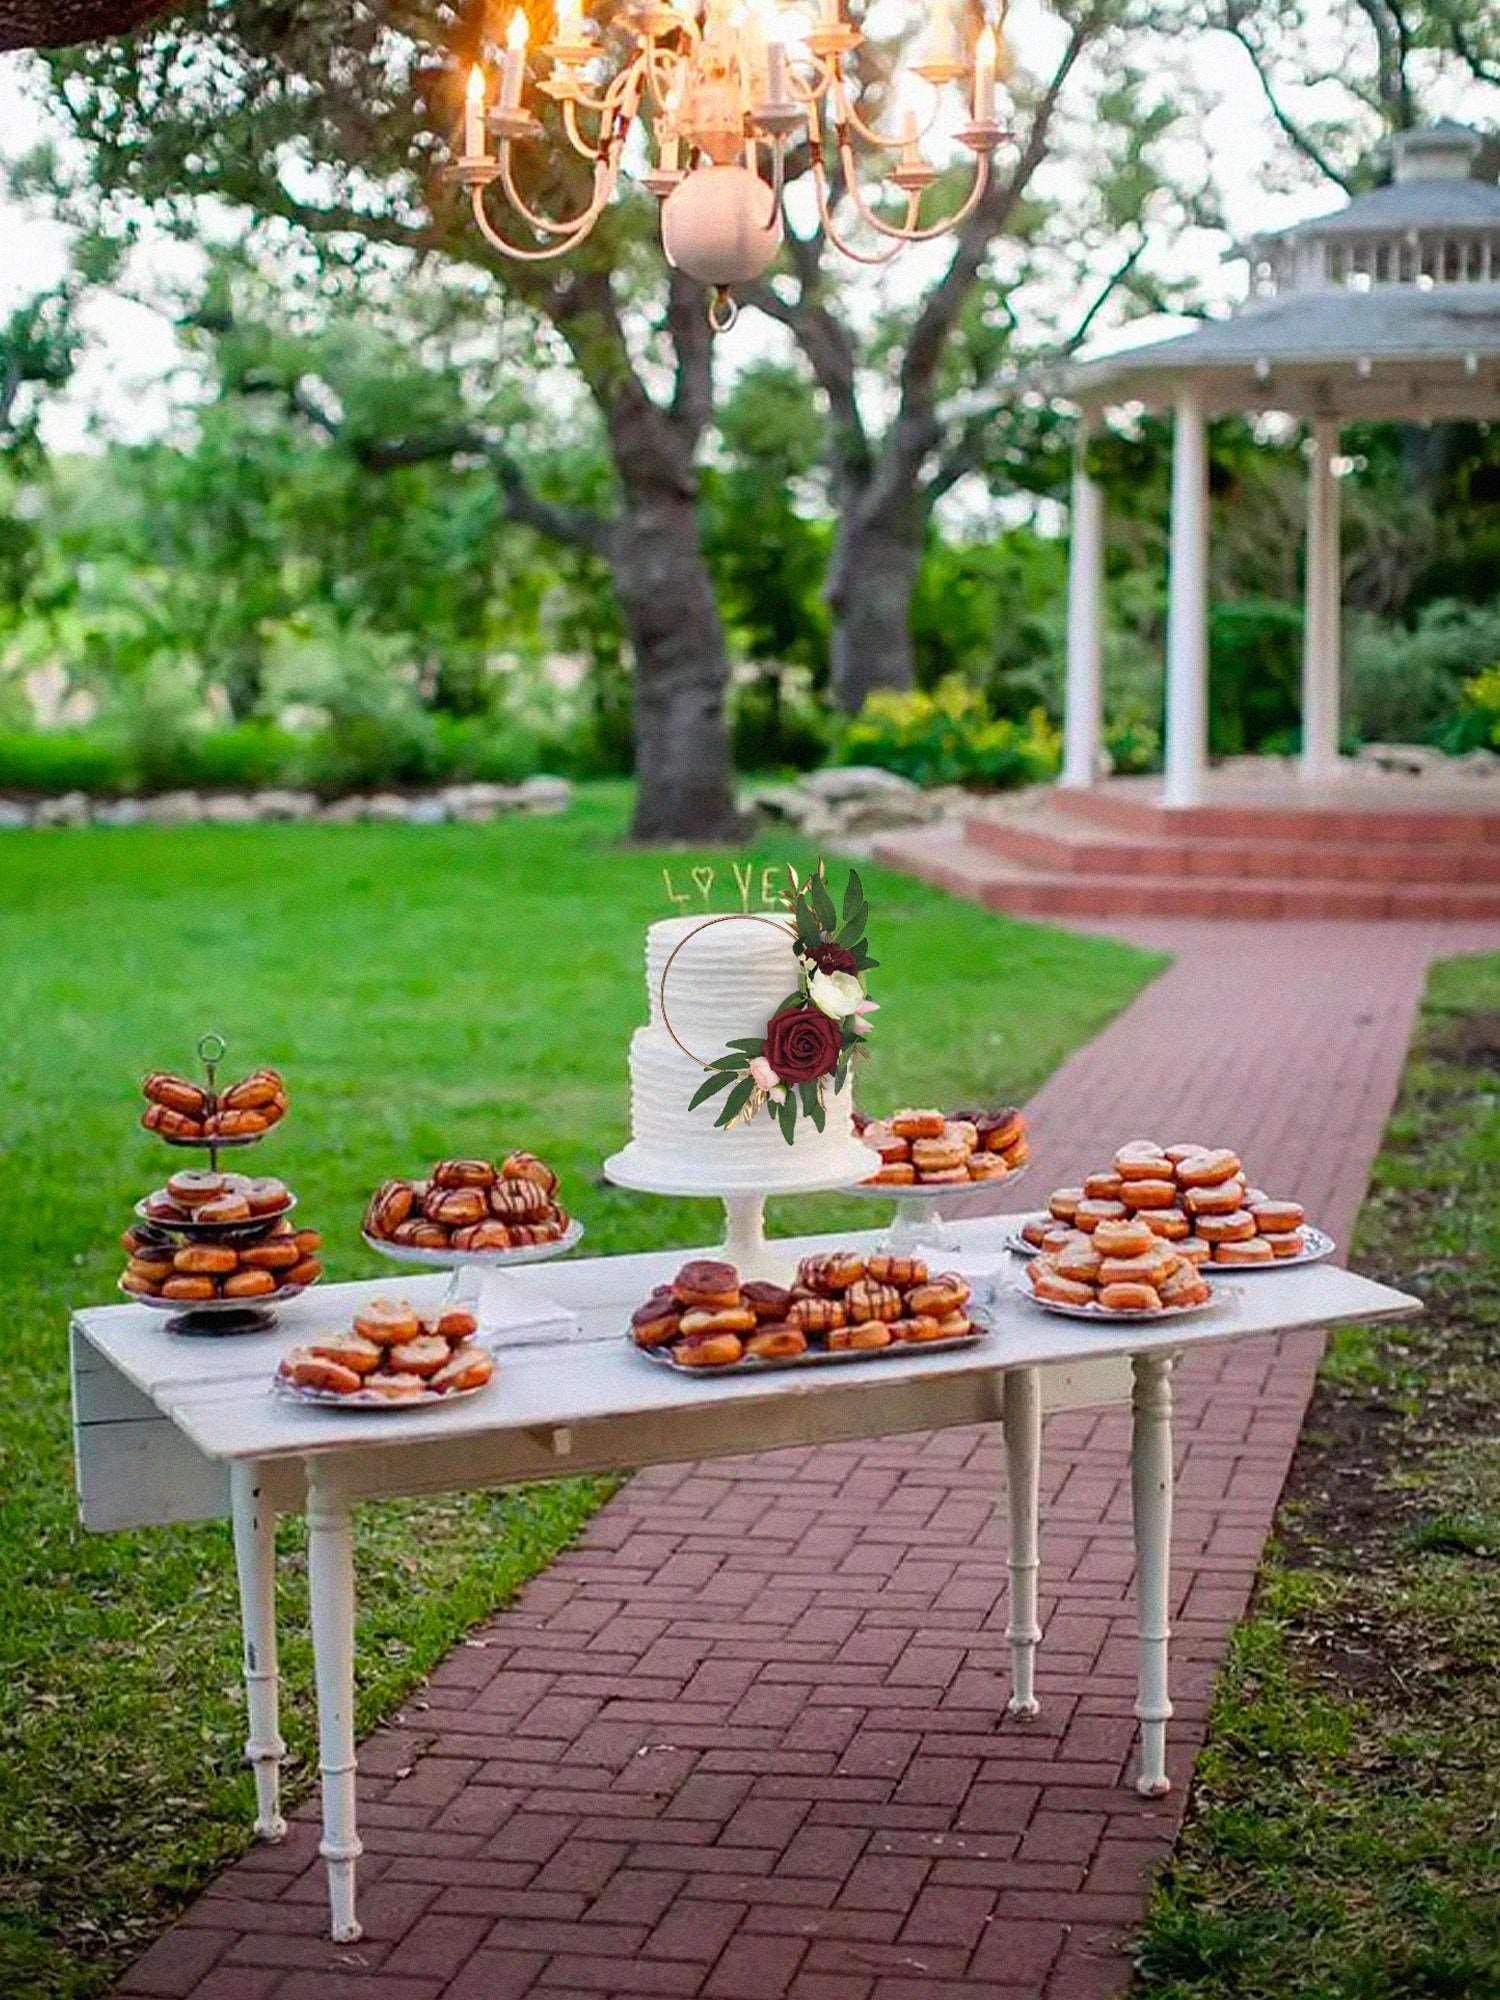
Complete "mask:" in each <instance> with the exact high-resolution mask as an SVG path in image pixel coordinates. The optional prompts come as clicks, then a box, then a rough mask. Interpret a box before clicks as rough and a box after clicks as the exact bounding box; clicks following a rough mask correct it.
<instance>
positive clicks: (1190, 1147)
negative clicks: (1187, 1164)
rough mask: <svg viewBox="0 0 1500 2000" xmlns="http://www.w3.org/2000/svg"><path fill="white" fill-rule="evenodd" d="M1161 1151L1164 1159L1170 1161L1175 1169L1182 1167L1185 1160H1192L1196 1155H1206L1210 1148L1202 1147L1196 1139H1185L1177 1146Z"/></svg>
mask: <svg viewBox="0 0 1500 2000" xmlns="http://www.w3.org/2000/svg"><path fill="white" fill-rule="evenodd" d="M1161 1150H1162V1154H1163V1157H1164V1158H1166V1159H1168V1160H1170V1161H1171V1162H1172V1165H1173V1166H1174V1167H1180V1166H1181V1165H1182V1163H1183V1161H1184V1160H1190V1159H1192V1157H1193V1155H1194V1154H1195V1153H1206V1152H1207V1151H1208V1148H1207V1146H1200V1145H1199V1144H1198V1143H1197V1141H1196V1140H1194V1139H1183V1140H1179V1141H1178V1143H1177V1144H1176V1145H1175V1146H1163V1147H1162V1149H1161Z"/></svg>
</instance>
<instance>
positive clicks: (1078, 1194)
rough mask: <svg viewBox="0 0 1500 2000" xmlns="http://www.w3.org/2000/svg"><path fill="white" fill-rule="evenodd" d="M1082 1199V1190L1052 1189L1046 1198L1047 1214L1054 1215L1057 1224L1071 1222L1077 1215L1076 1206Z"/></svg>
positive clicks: (1068, 1188) (1069, 1188)
mask: <svg viewBox="0 0 1500 2000" xmlns="http://www.w3.org/2000/svg"><path fill="white" fill-rule="evenodd" d="M1083 1199H1084V1193H1083V1189H1082V1188H1076V1187H1061V1188H1054V1189H1053V1190H1052V1192H1051V1194H1050V1195H1049V1196H1048V1197H1047V1209H1048V1212H1049V1214H1052V1215H1055V1216H1056V1217H1057V1219H1058V1221H1059V1222H1071V1221H1072V1220H1073V1219H1074V1217H1075V1216H1076V1215H1077V1213H1078V1204H1079V1203H1080V1202H1081V1201H1082V1200H1083Z"/></svg>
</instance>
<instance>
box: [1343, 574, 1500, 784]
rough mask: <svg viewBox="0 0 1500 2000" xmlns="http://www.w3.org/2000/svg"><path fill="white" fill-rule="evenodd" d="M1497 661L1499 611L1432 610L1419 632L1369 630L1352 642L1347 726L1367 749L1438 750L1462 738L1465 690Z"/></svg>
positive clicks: (1445, 604) (1448, 604)
mask: <svg viewBox="0 0 1500 2000" xmlns="http://www.w3.org/2000/svg"><path fill="white" fill-rule="evenodd" d="M1495 659H1500V607H1495V606H1490V605H1480V604H1458V603H1455V602H1453V601H1452V600H1451V599H1444V600H1440V601H1438V602H1436V603H1433V604H1429V605H1427V606H1426V607H1425V608H1424V609H1423V611H1422V613H1421V615H1420V616H1419V618H1418V619H1417V623H1416V627H1415V629H1414V630H1410V631H1409V630H1407V629H1406V628H1405V627H1402V626H1390V625H1377V624H1374V623H1371V622H1366V623H1364V624H1362V625H1360V626H1357V627H1356V628H1355V629H1354V631H1353V632H1352V633H1351V635H1350V641H1349V648H1348V658H1347V664H1346V667H1345V676H1344V681H1345V685H1344V709H1345V720H1346V722H1347V724H1348V726H1349V728H1350V730H1351V731H1352V732H1353V733H1354V734H1355V735H1356V736H1357V737H1359V739H1360V740H1361V741H1363V742H1366V743H1433V742H1442V743H1444V744H1446V745H1447V746H1448V747H1450V748H1451V747H1455V746H1454V744H1453V743H1452V742H1451V741H1450V738H1452V737H1453V736H1454V734H1455V731H1456V732H1457V733H1458V734H1460V735H1461V734H1462V725H1463V723H1464V712H1463V708H1462V703H1463V689H1464V683H1465V682H1466V681H1469V680H1471V679H1472V678H1473V677H1474V676H1475V675H1477V674H1480V673H1481V671H1482V669H1484V668H1485V667H1486V666H1487V664H1488V663H1489V662H1490V661H1492V660H1495Z"/></svg>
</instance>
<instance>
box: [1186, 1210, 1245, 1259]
mask: <svg viewBox="0 0 1500 2000" xmlns="http://www.w3.org/2000/svg"><path fill="white" fill-rule="evenodd" d="M1197 1223H1198V1234H1199V1235H1200V1236H1201V1237H1202V1238H1203V1240H1204V1242H1205V1243H1211V1244H1212V1245H1213V1246H1214V1248H1215V1249H1216V1250H1217V1249H1218V1247H1219V1245H1220V1244H1221V1243H1244V1242H1247V1241H1248V1240H1249V1239H1250V1237H1252V1236H1253V1235H1254V1234H1255V1217H1254V1216H1253V1215H1249V1214H1247V1213H1246V1211H1245V1210H1244V1209H1243V1208H1237V1209H1236V1210H1235V1211H1234V1213H1233V1214H1232V1215H1200V1216H1199V1217H1198V1218H1197Z"/></svg>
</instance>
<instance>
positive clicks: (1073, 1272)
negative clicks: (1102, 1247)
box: [1052, 1236, 1103, 1285]
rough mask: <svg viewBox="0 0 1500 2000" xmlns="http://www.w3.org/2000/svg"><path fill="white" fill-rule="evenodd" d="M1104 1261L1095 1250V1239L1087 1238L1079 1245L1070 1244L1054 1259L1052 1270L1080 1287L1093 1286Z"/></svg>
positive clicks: (1054, 1255)
mask: <svg viewBox="0 0 1500 2000" xmlns="http://www.w3.org/2000/svg"><path fill="white" fill-rule="evenodd" d="M1102 1261H1103V1260H1102V1259H1101V1257H1100V1255H1099V1252H1098V1251H1097V1250H1096V1249H1095V1247H1094V1243H1093V1239H1092V1238H1091V1237H1088V1236H1085V1237H1083V1238H1082V1239H1081V1240H1080V1241H1079V1242H1077V1243H1068V1244H1065V1245H1064V1246H1063V1248H1062V1249H1061V1250H1058V1251H1055V1252H1054V1253H1053V1257H1052V1268H1053V1270H1054V1271H1056V1272H1057V1273H1058V1274H1059V1276H1061V1277H1064V1278H1072V1279H1074V1280H1075V1282H1076V1283H1078V1284H1080V1285H1092V1284H1094V1283H1096V1282H1097V1280H1098V1277H1099V1266H1100V1264H1101V1262H1102Z"/></svg>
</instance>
